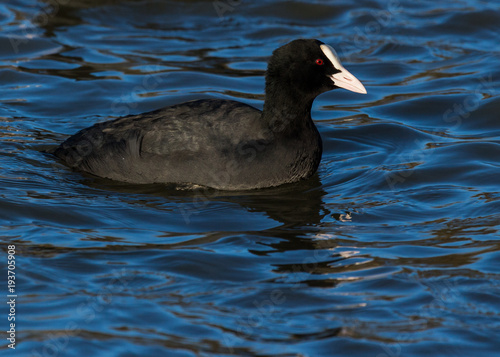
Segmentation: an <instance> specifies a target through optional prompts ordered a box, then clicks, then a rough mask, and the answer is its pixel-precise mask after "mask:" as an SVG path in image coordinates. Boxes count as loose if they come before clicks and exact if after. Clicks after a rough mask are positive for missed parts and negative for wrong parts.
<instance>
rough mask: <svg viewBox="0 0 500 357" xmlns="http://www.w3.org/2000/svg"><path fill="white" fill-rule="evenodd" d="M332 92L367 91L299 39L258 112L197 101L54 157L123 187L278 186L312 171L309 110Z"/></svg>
mask: <svg viewBox="0 0 500 357" xmlns="http://www.w3.org/2000/svg"><path fill="white" fill-rule="evenodd" d="M335 88H344V89H347V90H350V91H353V92H357V93H366V90H365V88H364V86H363V85H362V84H361V82H359V81H358V80H357V79H356V77H354V76H353V75H352V74H351V73H349V72H348V71H347V70H346V69H345V68H344V67H343V66H342V65H341V63H340V60H339V57H338V56H337V54H336V52H335V50H334V49H333V48H332V47H330V46H328V45H326V44H324V43H323V42H321V41H318V40H314V39H299V40H295V41H292V42H290V43H288V44H286V45H284V46H282V47H280V48H278V49H276V50H275V51H274V52H273V54H272V56H271V59H270V61H269V64H268V68H267V72H266V88H265V91H266V98H265V103H264V110H263V111H260V110H258V109H256V108H253V107H251V106H249V105H247V104H244V103H240V102H236V101H232V100H221V99H204V100H195V101H190V102H186V103H182V104H177V105H173V106H170V107H166V108H162V109H159V110H155V111H152V112H148V113H144V114H139V115H129V116H126V117H122V118H118V119H115V120H112V121H108V122H104V123H98V124H95V125H94V126H91V127H89V128H86V129H83V130H81V131H80V132H78V133H76V134H75V135H73V136H71V137H70V138H68V139H67V140H66V141H65V142H63V143H62V144H61V145H60V146H59V147H57V148H56V149H55V150H54V151H53V153H54V155H55V156H57V157H58V158H59V159H61V160H62V161H63V162H64V163H65V164H67V165H68V166H70V167H72V168H75V169H77V170H80V171H84V172H87V173H90V174H93V175H96V176H100V177H105V178H109V179H113V180H119V181H124V182H129V183H138V184H143V183H174V184H182V185H201V186H208V187H212V188H215V189H221V190H248V189H256V188H264V187H271V186H278V185H281V184H285V183H290V182H295V181H299V180H301V179H305V178H308V177H310V176H311V175H312V174H313V173H314V172H315V171H316V170H317V168H318V165H319V162H320V160H321V154H322V142H321V137H320V135H319V132H318V130H317V129H316V126H315V125H314V122H313V121H312V119H311V107H312V103H313V100H314V98H316V96H318V95H319V94H321V93H323V92H326V91H329V90H332V89H335Z"/></svg>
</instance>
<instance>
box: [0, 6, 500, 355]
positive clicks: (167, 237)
mask: <svg viewBox="0 0 500 357" xmlns="http://www.w3.org/2000/svg"><path fill="white" fill-rule="evenodd" d="M499 24H500V8H499V7H498V6H497V5H495V4H494V3H493V2H484V1H480V0H460V1H455V2H453V3H449V4H440V3H437V2H409V1H402V0H399V1H393V2H382V1H359V2H356V3H355V4H354V3H351V2H348V1H340V2H336V3H335V4H333V3H328V2H323V1H309V2H298V1H261V2H244V1H224V0H222V1H201V0H200V1H154V0H147V1H133V0H128V1H121V2H116V1H79V0H72V1H62V0H46V1H38V2H36V4H35V3H34V2H30V1H27V0H20V1H19V0H16V1H13V0H8V1H5V2H3V3H2V4H0V27H1V29H2V31H1V34H0V78H1V79H2V80H1V82H0V93H1V95H0V140H1V143H0V150H1V153H2V161H1V164H0V165H1V171H0V182H1V186H2V192H1V198H2V200H1V202H0V217H1V219H2V234H1V240H2V242H3V245H2V248H3V250H4V251H7V245H8V244H15V245H16V252H17V253H16V259H17V268H16V274H17V275H16V277H17V286H18V293H19V301H18V312H17V313H18V314H17V322H18V330H17V345H16V350H17V351H16V353H20V354H22V355H26V356H81V355H83V354H85V355H92V356H110V355H113V356H133V355H134V356H135V355H139V354H143V355H147V356H165V355H168V356H169V357H170V356H174V357H176V356H217V357H219V356H257V355H258V356H287V357H288V356H303V357H304V356H315V357H316V356H337V355H338V356H344V355H347V354H349V355H353V356H354V355H356V356H367V355H368V356H371V355H373V356H391V357H392V356H422V355H429V356H439V357H441V356H462V355H474V356H492V355H494V353H495V352H497V351H498V350H499V348H500V346H499V344H498V338H496V337H497V335H498V334H497V333H496V332H497V330H498V322H497V321H498V317H499V313H500V311H499V308H498V303H497V302H498V299H499V295H500V289H499V286H500V284H499V279H498V273H499V268H500V266H499V263H498V262H499V261H500V259H499V254H500V253H499V248H500V247H499V243H498V236H499V227H500V216H499V214H498V212H499V211H500V194H499V190H498V172H499V167H500V162H499V157H500V140H499V135H500V124H499V123H500V122H499V121H498V113H499V112H500V89H499V88H500V86H499V80H500V69H499V67H498V63H499V61H498V60H499V51H498V50H499V48H498V43H497V42H498V41H497V37H498V32H499V31H500V25H499ZM298 37H306V38H319V39H321V40H322V41H324V42H326V43H329V44H331V45H333V46H334V47H335V48H336V49H337V51H338V52H339V54H340V56H341V57H342V60H343V62H344V63H345V64H346V66H347V64H348V65H349V69H350V70H352V72H353V73H356V75H357V77H359V78H360V79H361V80H362V82H363V83H364V84H366V87H367V90H368V94H367V95H366V96H362V97H361V96H357V95H354V94H351V93H348V92H347V91H340V90H336V91H333V92H329V93H325V94H323V95H322V96H320V97H319V98H318V99H317V100H316V101H315V104H314V108H313V117H314V119H315V120H316V123H317V125H318V128H319V130H320V132H321V134H322V137H323V143H324V156H323V160H322V164H321V166H320V169H319V171H318V173H317V174H316V175H315V176H313V177H312V178H311V179H309V180H306V181H303V182H299V183H296V184H292V185H286V186H282V187H278V188H273V189H268V190H256V191H250V192H231V193H228V192H220V191H216V190H205V189H199V190H194V191H189V190H175V189H173V188H171V187H166V186H162V185H145V186H134V185H127V184H122V183H116V182H111V181H108V180H102V179H97V178H94V177H88V176H84V175H81V174H79V173H76V172H72V171H70V170H69V169H68V168H66V167H65V166H63V165H61V164H60V163H58V162H57V161H56V160H54V159H53V158H52V157H51V156H50V155H46V154H44V153H43V151H44V150H46V149H48V148H50V147H53V146H55V145H57V144H58V143H60V142H61V141H62V140H64V138H66V137H67V135H70V134H72V133H74V132H75V131H77V130H79V129H81V128H83V127H86V126H89V125H91V124H93V123H96V122H99V121H104V120H108V119H111V118H114V117H117V116H121V115H126V114H129V113H140V112H145V111H149V110H153V109H157V108H159V107H162V106H165V105H169V104H174V103H178V102H181V101H185V100H189V99H195V98H208V97H217V98H229V99H237V100H240V101H244V102H246V103H249V104H251V105H254V106H256V107H258V108H262V104H263V99H264V97H263V88H264V79H263V76H264V71H265V69H266V61H267V59H268V58H269V56H270V54H271V52H272V51H273V50H274V49H275V48H276V47H278V46H279V45H281V44H283V43H285V42H287V41H290V40H292V39H294V38H298ZM4 266H5V265H4ZM6 270H7V269H4V273H5V274H4V276H6V275H7V273H6ZM2 274H3V273H2ZM5 311H7V310H5ZM1 348H2V349H4V350H5V349H7V345H6V344H4V345H3V346H2V347H1Z"/></svg>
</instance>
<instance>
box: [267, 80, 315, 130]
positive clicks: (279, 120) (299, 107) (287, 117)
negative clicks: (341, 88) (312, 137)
mask: <svg viewBox="0 0 500 357" xmlns="http://www.w3.org/2000/svg"><path fill="white" fill-rule="evenodd" d="M314 97H315V96H311V95H304V93H301V92H300V91H299V90H298V89H296V88H294V87H292V86H291V85H287V84H286V83H285V84H283V83H281V82H280V81H277V80H276V81H272V80H271V79H270V78H266V98H265V102H264V110H263V111H262V118H263V119H264V121H265V122H266V124H267V125H269V128H271V130H273V131H277V132H290V131H292V132H293V131H296V130H303V128H304V127H309V126H310V125H311V124H312V119H311V108H312V104H313V101H314Z"/></svg>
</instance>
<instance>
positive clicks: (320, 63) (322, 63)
mask: <svg viewBox="0 0 500 357" xmlns="http://www.w3.org/2000/svg"><path fill="white" fill-rule="evenodd" d="M316 64H317V65H318V66H322V65H324V64H325V62H323V60H322V59H321V58H318V59H317V60H316Z"/></svg>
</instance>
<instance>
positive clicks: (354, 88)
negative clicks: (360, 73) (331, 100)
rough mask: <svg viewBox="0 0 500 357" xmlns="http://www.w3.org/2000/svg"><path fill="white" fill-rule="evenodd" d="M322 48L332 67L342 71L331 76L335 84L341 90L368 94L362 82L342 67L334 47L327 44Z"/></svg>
mask: <svg viewBox="0 0 500 357" xmlns="http://www.w3.org/2000/svg"><path fill="white" fill-rule="evenodd" d="M320 47H321V50H322V51H323V53H324V54H325V56H326V57H327V58H328V59H329V60H330V62H331V63H332V66H333V67H335V69H337V70H339V71H340V72H338V73H335V74H334V75H332V76H330V78H331V80H332V81H333V84H335V85H336V86H337V87H339V88H344V89H347V90H350V91H351V92H356V93H362V94H366V89H365V87H364V86H363V85H362V84H361V82H360V81H359V80H358V79H357V78H356V77H354V76H353V75H352V74H351V73H350V72H349V71H348V70H347V69H345V68H344V66H342V63H340V59H339V56H338V55H337V52H335V50H334V49H333V48H332V47H330V46H328V45H325V44H322V45H320Z"/></svg>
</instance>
